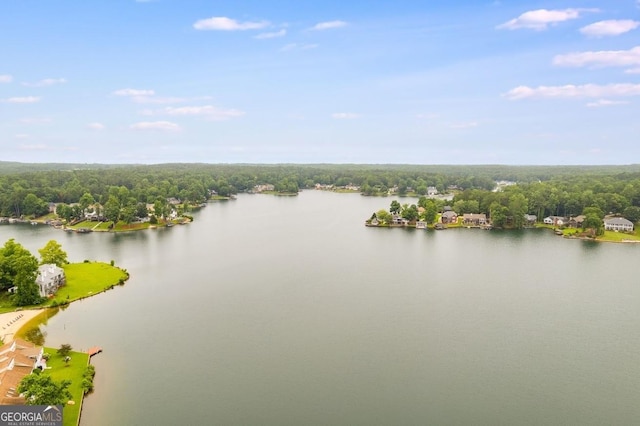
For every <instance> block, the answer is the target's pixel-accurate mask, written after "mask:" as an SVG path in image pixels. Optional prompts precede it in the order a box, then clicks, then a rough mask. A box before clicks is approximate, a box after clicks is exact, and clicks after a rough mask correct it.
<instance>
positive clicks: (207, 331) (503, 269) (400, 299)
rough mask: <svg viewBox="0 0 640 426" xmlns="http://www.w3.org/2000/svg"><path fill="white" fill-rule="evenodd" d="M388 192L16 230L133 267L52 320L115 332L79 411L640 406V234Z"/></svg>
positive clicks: (251, 200) (606, 409) (339, 412)
mask: <svg viewBox="0 0 640 426" xmlns="http://www.w3.org/2000/svg"><path fill="white" fill-rule="evenodd" d="M391 200H392V199H391V198H371V197H362V196H360V195H357V194H335V193H329V192H320V191H303V192H302V193H301V194H300V195H299V196H298V197H276V196H269V195H249V194H240V195H239V196H238V199H237V200H235V201H228V202H216V203H210V204H209V205H208V206H207V207H206V208H204V209H202V210H201V211H198V212H196V213H194V217H195V221H194V222H193V223H192V224H189V225H184V226H175V227H173V228H167V229H156V230H148V231H141V232H134V233H126V234H111V233H91V234H84V235H81V234H72V233H65V232H61V231H59V230H55V229H52V228H49V227H45V226H31V225H3V226H0V238H1V239H2V243H4V241H6V240H7V239H9V238H15V239H16V240H17V241H18V242H20V243H21V244H23V245H24V246H25V247H27V248H28V249H29V250H31V252H32V253H33V254H35V255H37V249H39V248H41V247H43V246H44V245H45V243H46V242H47V241H48V240H50V239H55V240H57V241H58V242H60V243H61V244H62V247H63V249H64V250H66V251H67V253H68V254H69V259H70V260H71V261H72V262H73V261H75V262H79V261H82V260H84V259H90V260H101V261H106V262H108V261H110V260H114V261H115V263H116V265H118V266H120V267H122V268H125V269H127V270H128V271H129V272H130V274H131V279H130V280H129V281H128V282H127V283H126V284H125V285H124V286H123V287H117V288H115V289H114V290H112V291H108V292H106V293H104V294H101V295H98V296H96V297H93V298H90V299H86V300H84V301H80V302H76V303H73V304H72V305H71V306H70V307H69V308H67V309H66V310H64V311H61V312H60V313H58V314H57V315H56V316H54V317H53V318H51V319H50V320H49V322H48V324H47V325H46V326H42V327H41V329H42V330H43V331H44V332H45V333H46V344H47V345H48V346H53V347H58V346H59V345H60V344H62V343H70V344H71V345H72V346H73V347H74V349H78V350H80V349H87V348H89V347H91V346H94V345H99V346H101V347H103V349H104V352H103V353H102V354H100V355H98V356H96V357H95V358H94V359H93V363H94V364H95V365H96V369H97V374H96V381H95V385H96V391H95V392H94V393H93V394H92V395H90V396H89V397H88V398H86V399H85V405H84V409H83V414H82V419H81V423H82V425H86V426H89V425H91V426H94V425H116V424H117V425H175V424H185V425H187V424H193V425H196V424H219V425H301V424H305V425H374V424H376V425H424V424H449V425H466V424H486V425H496V424H505V425H507V424H508V425H537V424H545V425H547V424H562V425H566V424H580V425H587V424H593V425H601V424H636V423H637V421H638V419H639V418H640V404H638V401H640V356H639V354H640V281H639V280H638V272H637V271H638V267H637V264H636V263H635V262H636V261H637V260H638V259H639V258H640V257H639V256H640V245H633V244H607V243H592V242H585V241H576V240H567V239H563V238H560V237H557V236H555V235H553V233H552V232H551V231H549V230H524V231H511V232H506V231H496V230H493V231H484V230H479V229H450V230H445V231H425V230H415V229H380V228H378V229H376V228H366V227H365V226H364V221H365V219H367V218H369V217H370V216H371V214H372V213H373V212H374V211H377V210H379V209H381V208H387V209H388V207H389V204H390V202H391ZM400 202H401V203H405V202H409V203H411V202H415V200H414V199H400Z"/></svg>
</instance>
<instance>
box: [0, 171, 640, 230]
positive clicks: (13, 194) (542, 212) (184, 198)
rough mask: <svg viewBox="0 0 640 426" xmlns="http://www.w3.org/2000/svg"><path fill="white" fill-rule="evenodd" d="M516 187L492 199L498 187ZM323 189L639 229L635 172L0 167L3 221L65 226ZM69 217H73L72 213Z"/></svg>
mask: <svg viewBox="0 0 640 426" xmlns="http://www.w3.org/2000/svg"><path fill="white" fill-rule="evenodd" d="M499 180H507V181H512V182H515V183H516V185H510V186H507V187H505V188H504V190H501V191H494V189H495V187H496V181H499ZM318 183H319V184H323V185H334V186H337V187H339V186H344V185H349V184H351V185H356V186H358V187H359V188H360V190H361V193H362V194H363V195H386V194H388V193H390V190H392V191H393V194H394V195H399V196H403V195H410V196H416V197H420V196H423V195H425V194H426V193H427V188H428V187H435V188H437V190H438V191H439V192H440V193H445V192H451V193H453V194H454V198H453V200H452V205H453V207H454V209H455V210H456V211H457V212H458V213H471V212H473V213H486V214H487V215H491V216H493V217H497V218H500V217H501V216H505V217H509V216H513V217H516V216H517V217H519V216H520V213H521V212H522V213H529V214H534V215H536V216H537V217H538V219H539V220H540V219H541V218H543V217H545V216H547V215H562V216H570V215H578V214H582V213H583V212H584V210H585V208H595V209H598V210H596V211H597V212H598V214H599V215H600V214H602V215H604V214H618V215H623V216H625V217H627V218H628V219H629V220H631V221H633V222H637V221H638V220H640V165H637V164H636V165H621V166H505V165H470V166H461V165H384V164H380V165H364V164H199V163H194V164H158V165H100V164H96V165H86V164H84V165H83V164H66V165H65V164H27V163H11V162H0V216H3V217H28V216H30V217H36V216H40V215H44V214H46V213H48V212H49V204H50V203H56V204H60V203H62V204H63V206H62V208H61V210H60V211H61V212H63V213H64V212H65V211H66V214H67V215H68V216H69V217H70V218H71V217H73V216H74V215H77V214H78V213H79V212H80V211H82V210H84V208H86V206H88V205H90V204H94V203H98V204H100V205H102V206H103V208H104V210H105V213H106V212H107V211H108V210H110V211H111V212H112V213H113V214H114V215H116V216H117V217H119V218H121V217H123V216H124V217H134V216H136V215H139V214H142V213H143V212H142V210H143V206H146V205H147V204H156V206H157V207H158V208H159V209H162V208H163V206H165V205H166V200H167V199H170V198H175V199H178V200H181V202H183V203H188V204H199V203H202V202H205V201H206V200H207V199H209V198H210V196H211V194H218V195H220V196H229V195H232V194H236V193H239V192H248V191H251V189H252V188H253V187H254V186H255V185H261V184H272V185H274V187H275V190H276V191H277V192H283V193H284V192H287V193H291V192H298V191H299V190H300V189H305V188H313V187H314V186H315V185H316V184H318ZM74 209H75V210H74Z"/></svg>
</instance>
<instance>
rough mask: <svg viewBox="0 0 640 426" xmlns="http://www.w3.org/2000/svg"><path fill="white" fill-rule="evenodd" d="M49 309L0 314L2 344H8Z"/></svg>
mask: <svg viewBox="0 0 640 426" xmlns="http://www.w3.org/2000/svg"><path fill="white" fill-rule="evenodd" d="M47 309H49V308H46V307H45V308H39V309H24V310H17V311H11V312H5V313H3V314H0V326H2V330H1V333H0V338H2V341H3V342H4V343H10V342H12V341H13V340H14V339H15V336H16V335H17V334H18V333H20V331H21V329H22V328H23V327H24V326H25V325H27V324H28V323H29V322H30V321H31V320H33V319H34V318H36V317H37V316H38V315H41V314H43V313H45V312H46V311H47Z"/></svg>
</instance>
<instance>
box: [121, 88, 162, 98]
mask: <svg viewBox="0 0 640 426" xmlns="http://www.w3.org/2000/svg"><path fill="white" fill-rule="evenodd" d="M113 94H114V95H116V96H153V95H155V92H154V91H153V90H145V89H120V90H116V91H115V92H113Z"/></svg>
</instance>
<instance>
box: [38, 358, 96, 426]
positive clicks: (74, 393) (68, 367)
mask: <svg viewBox="0 0 640 426" xmlns="http://www.w3.org/2000/svg"><path fill="white" fill-rule="evenodd" d="M44 351H45V353H48V354H49V355H50V356H49V359H48V360H47V367H50V369H47V370H45V371H44V372H43V374H48V375H50V376H51V378H52V379H53V380H55V381H58V382H60V381H63V380H68V381H70V382H71V384H70V385H69V387H68V390H69V393H70V394H71V398H70V400H71V401H74V404H64V407H63V409H62V410H63V416H62V424H63V425H65V426H76V425H77V424H78V419H79V417H80V411H81V409H82V400H83V398H84V395H85V386H84V385H83V383H84V381H85V377H86V372H87V367H88V366H91V364H89V355H88V354H86V353H84V352H75V351H70V352H69V353H68V355H66V356H69V358H70V360H69V361H68V362H65V356H63V355H62V354H59V353H58V349H56V348H49V347H45V348H44ZM91 367H92V366H91ZM92 378H93V377H92Z"/></svg>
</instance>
